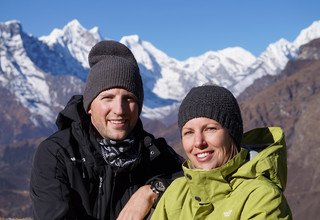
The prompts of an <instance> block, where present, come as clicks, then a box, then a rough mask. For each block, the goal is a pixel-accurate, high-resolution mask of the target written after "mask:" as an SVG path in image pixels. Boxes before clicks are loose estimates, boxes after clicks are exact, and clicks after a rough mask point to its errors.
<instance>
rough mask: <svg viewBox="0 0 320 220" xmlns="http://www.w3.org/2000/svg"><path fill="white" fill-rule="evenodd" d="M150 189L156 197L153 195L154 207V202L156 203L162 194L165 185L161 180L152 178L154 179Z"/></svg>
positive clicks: (154, 204)
mask: <svg viewBox="0 0 320 220" xmlns="http://www.w3.org/2000/svg"><path fill="white" fill-rule="evenodd" d="M150 189H151V190H152V192H154V194H155V195H156V197H155V199H154V201H153V207H155V206H156V204H157V203H158V200H159V199H160V197H161V196H162V194H163V193H164V191H165V190H166V187H165V185H164V184H163V182H162V181H160V180H154V181H152V182H151V185H150Z"/></svg>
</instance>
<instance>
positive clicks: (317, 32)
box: [293, 20, 320, 48]
mask: <svg viewBox="0 0 320 220" xmlns="http://www.w3.org/2000/svg"><path fill="white" fill-rule="evenodd" d="M317 38H320V20H319V21H314V22H313V23H312V24H311V25H310V26H309V27H307V28H305V29H303V30H302V31H301V32H300V34H299V35H298V37H297V38H296V39H295V40H294V42H293V44H294V45H295V46H296V47H297V48H299V47H300V46H302V45H303V44H306V43H308V42H310V41H311V40H314V39H317Z"/></svg>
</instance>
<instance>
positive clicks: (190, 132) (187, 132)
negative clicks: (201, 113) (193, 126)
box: [183, 131, 192, 136]
mask: <svg viewBox="0 0 320 220" xmlns="http://www.w3.org/2000/svg"><path fill="white" fill-rule="evenodd" d="M190 134H192V131H185V132H183V136H186V135H190Z"/></svg>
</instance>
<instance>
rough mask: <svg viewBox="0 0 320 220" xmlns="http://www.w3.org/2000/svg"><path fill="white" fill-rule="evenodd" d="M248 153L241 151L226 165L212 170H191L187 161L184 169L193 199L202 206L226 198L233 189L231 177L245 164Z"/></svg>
mask: <svg viewBox="0 0 320 220" xmlns="http://www.w3.org/2000/svg"><path fill="white" fill-rule="evenodd" d="M247 153H248V151H247V150H245V149H241V151H240V153H238V154H237V155H236V156H235V157H234V158H232V159H231V160H230V161H228V162H227V163H226V164H225V165H223V166H221V167H218V168H216V169H212V170H201V169H191V168H190V167H191V166H190V165H191V164H190V161H189V160H188V161H186V162H185V163H184V164H183V166H182V168H183V172H184V176H185V178H186V180H187V184H188V185H189V189H190V193H191V195H192V197H193V198H194V199H195V200H197V201H198V202H199V203H201V204H207V203H214V202H216V201H219V200H221V199H222V198H224V197H225V196H226V195H227V194H229V193H230V192H231V191H232V189H233V186H232V183H231V182H230V181H231V178H230V177H231V175H232V174H233V173H234V172H235V171H236V170H237V169H238V168H239V167H240V166H241V165H242V164H243V163H245V161H246V157H247Z"/></svg>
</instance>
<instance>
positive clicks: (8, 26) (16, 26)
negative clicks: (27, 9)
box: [0, 20, 22, 43]
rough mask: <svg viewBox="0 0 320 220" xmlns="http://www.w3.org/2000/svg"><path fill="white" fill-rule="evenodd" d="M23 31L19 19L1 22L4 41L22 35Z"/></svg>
mask: <svg viewBox="0 0 320 220" xmlns="http://www.w3.org/2000/svg"><path fill="white" fill-rule="evenodd" d="M21 32H22V27H21V23H20V22H19V21H17V20H11V21H7V22H4V23H0V39H2V40H3V41H4V43H5V41H6V39H7V40H9V41H10V38H13V37H14V36H16V35H20V34H21Z"/></svg>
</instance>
